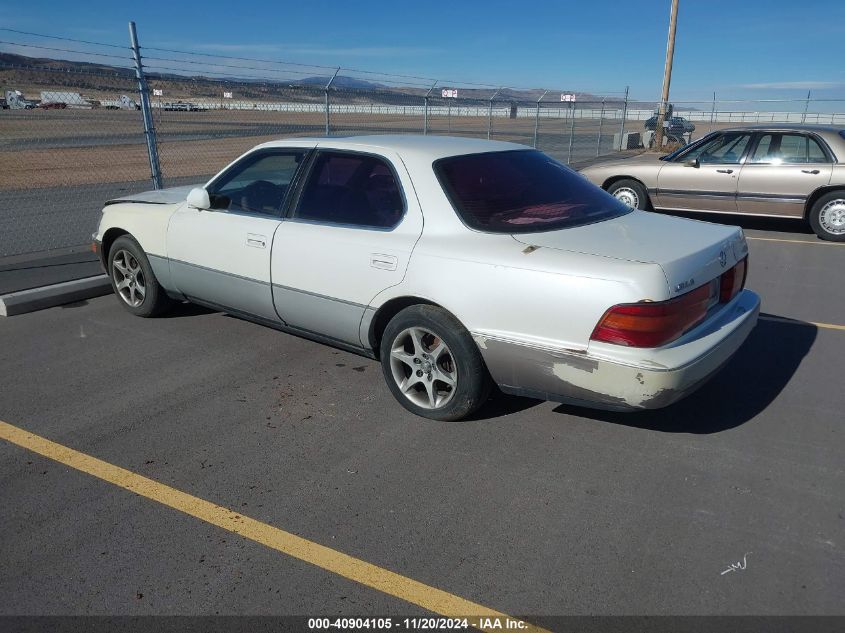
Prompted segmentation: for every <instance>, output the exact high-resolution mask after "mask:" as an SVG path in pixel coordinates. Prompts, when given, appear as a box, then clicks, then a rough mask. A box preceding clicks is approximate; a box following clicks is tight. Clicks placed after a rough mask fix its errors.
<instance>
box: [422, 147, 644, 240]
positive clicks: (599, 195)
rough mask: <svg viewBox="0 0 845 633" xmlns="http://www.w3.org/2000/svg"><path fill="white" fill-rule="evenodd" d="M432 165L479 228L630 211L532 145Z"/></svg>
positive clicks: (584, 219) (586, 219)
mask: <svg viewBox="0 0 845 633" xmlns="http://www.w3.org/2000/svg"><path fill="white" fill-rule="evenodd" d="M434 171H435V173H436V174H437V177H438V179H439V180H440V184H441V186H442V187H443V189H444V191H445V192H446V194H447V196H448V197H449V199H450V200H451V202H452V206H453V207H454V208H455V211H456V212H457V213H458V215H459V216H460V217H461V219H462V220H463V221H464V223H465V224H466V225H467V226H469V227H471V228H474V229H478V230H480V231H487V232H490V233H531V232H538V231H552V230H556V229H562V228H569V227H573V226H580V225H583V224H591V223H593V222H599V221H602V220H607V219H610V218H615V217H619V216H622V215H625V214H626V213H630V212H631V211H632V209H631V208H630V207H628V206H626V205H624V204H623V203H621V202H620V201H619V200H617V199H616V198H614V197H613V196H611V195H610V194H608V193H606V192H605V191H603V190H602V189H600V188H599V187H596V186H595V185H593V184H591V183H590V182H589V181H588V180H587V179H586V178H584V177H583V176H581V175H580V174H577V173H575V172H574V171H572V170H571V169H569V168H567V167H564V166H563V165H561V164H560V163H558V162H557V161H555V160H553V159H552V158H549V157H548V156H546V155H545V154H543V153H542V152H538V151H536V150H515V151H506V152H490V153H485V154H468V155H466V156H453V157H451V158H443V159H440V160H438V161H437V162H435V163H434Z"/></svg>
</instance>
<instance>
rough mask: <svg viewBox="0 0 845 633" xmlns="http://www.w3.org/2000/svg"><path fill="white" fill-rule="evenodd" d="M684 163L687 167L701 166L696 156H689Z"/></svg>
mask: <svg viewBox="0 0 845 633" xmlns="http://www.w3.org/2000/svg"><path fill="white" fill-rule="evenodd" d="M684 165H686V166H687V167H695V168H698V167H701V161H700V160H698V159H697V158H691V159H690V160H687V161H684Z"/></svg>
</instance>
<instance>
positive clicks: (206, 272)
mask: <svg viewBox="0 0 845 633" xmlns="http://www.w3.org/2000/svg"><path fill="white" fill-rule="evenodd" d="M170 272H171V275H172V279H173V284H174V286H175V288H176V289H177V290H178V291H179V292H181V293H182V294H184V295H185V296H186V297H187V298H188V299H189V300H192V301H193V300H196V301H197V302H206V303H211V304H214V305H215V306H219V307H222V308H225V309H227V310H234V311H237V312H240V313H247V314H250V315H254V316H256V317H258V318H261V319H265V320H269V321H272V322H278V321H279V320H280V319H279V315H278V314H276V310H275V308H274V307H273V294H272V292H271V291H270V284H269V283H268V282H266V281H259V280H257V279H249V278H247V277H241V276H240V275H234V274H232V273H227V272H223V271H220V270H214V269H211V268H206V267H204V266H198V265H196V264H189V263H187V262H183V261H180V260H176V259H171V260H170Z"/></svg>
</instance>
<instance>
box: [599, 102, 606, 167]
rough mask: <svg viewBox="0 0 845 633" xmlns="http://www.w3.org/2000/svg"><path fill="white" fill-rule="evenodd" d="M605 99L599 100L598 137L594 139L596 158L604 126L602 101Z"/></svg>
mask: <svg viewBox="0 0 845 633" xmlns="http://www.w3.org/2000/svg"><path fill="white" fill-rule="evenodd" d="M606 98H607V97H602V98H601V113H600V114H599V136H598V138H597V139H596V156H598V155H599V152H600V151H601V129H602V127H603V126H604V100H605V99H606Z"/></svg>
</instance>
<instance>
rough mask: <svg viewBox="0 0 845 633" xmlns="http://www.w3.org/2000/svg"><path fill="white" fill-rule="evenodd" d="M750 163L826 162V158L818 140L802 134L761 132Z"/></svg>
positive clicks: (790, 163) (793, 163)
mask: <svg viewBox="0 0 845 633" xmlns="http://www.w3.org/2000/svg"><path fill="white" fill-rule="evenodd" d="M751 162H752V163H764V164H770V165H795V164H802V163H826V162H828V158H827V156H826V155H825V153H824V150H823V149H822V148H821V146H820V145H819V144H818V142H817V141H816V140H815V139H813V138H811V137H809V136H806V135H804V134H782V133H769V134H763V135H762V136H761V137H760V140H759V141H758V143H757V147H756V149H755V150H754V154H753V155H752V156H751Z"/></svg>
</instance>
